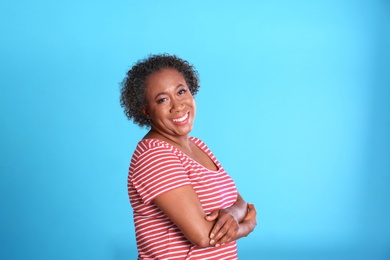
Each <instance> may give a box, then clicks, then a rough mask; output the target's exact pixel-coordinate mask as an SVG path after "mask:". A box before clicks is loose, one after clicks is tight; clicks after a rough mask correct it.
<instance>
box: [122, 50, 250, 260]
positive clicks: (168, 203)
mask: <svg viewBox="0 0 390 260" xmlns="http://www.w3.org/2000/svg"><path fill="white" fill-rule="evenodd" d="M198 81H199V80H198V76H197V72H196V70H195V69H194V67H193V66H191V65H190V64H189V63H188V62H187V61H185V60H182V59H180V58H178V57H176V56H172V55H166V54H164V55H152V56H150V57H148V58H147V59H145V60H141V61H139V62H138V63H137V64H136V65H134V66H133V68H132V69H131V70H130V71H129V72H128V73H127V77H126V78H125V79H124V81H123V82H122V89H121V105H122V106H123V107H124V110H125V114H126V115H127V117H128V118H129V119H132V120H133V121H134V123H136V124H138V125H140V126H147V127H150V130H149V132H148V133H147V134H146V135H145V136H144V138H143V139H142V140H141V141H139V143H138V145H137V147H136V149H135V151H134V154H133V156H132V158H131V163H130V170H129V176H128V192H129V197H130V202H131V205H132V207H133V217H134V225H135V232H136V240H137V247H138V259H237V246H236V240H237V239H239V238H241V237H244V236H247V235H248V234H249V233H250V232H252V231H253V230H254V228H255V226H256V210H255V208H254V206H253V205H252V204H250V203H246V202H245V201H244V200H243V198H242V197H241V196H240V194H239V193H238V191H237V188H236V186H235V184H234V181H233V180H232V179H231V178H230V177H229V175H228V174H227V173H226V172H225V170H224V168H223V167H222V165H221V164H220V163H219V162H218V160H217V159H216V158H215V156H214V155H213V154H212V152H211V151H210V149H208V147H207V146H206V145H205V144H204V143H203V142H202V141H201V140H200V139H198V138H195V137H190V136H189V134H190V132H191V130H192V127H193V124H194V119H195V115H196V105H195V100H194V97H193V95H195V94H196V93H197V91H198V89H199V85H198Z"/></svg>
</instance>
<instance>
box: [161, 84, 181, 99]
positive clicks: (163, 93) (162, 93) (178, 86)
mask: <svg viewBox="0 0 390 260" xmlns="http://www.w3.org/2000/svg"><path fill="white" fill-rule="evenodd" d="M180 87H184V85H183V84H181V83H180V84H179V85H177V86H176V89H178V88H180ZM165 94H167V92H159V93H157V95H156V96H155V97H154V99H157V98H158V96H161V95H165Z"/></svg>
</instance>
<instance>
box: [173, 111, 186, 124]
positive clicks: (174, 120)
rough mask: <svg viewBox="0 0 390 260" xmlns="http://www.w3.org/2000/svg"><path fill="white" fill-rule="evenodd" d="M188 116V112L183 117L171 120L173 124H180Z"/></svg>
mask: <svg viewBox="0 0 390 260" xmlns="http://www.w3.org/2000/svg"><path fill="white" fill-rule="evenodd" d="M188 116H189V112H187V113H186V114H185V115H184V116H182V117H180V118H175V119H173V122H175V123H182V122H184V121H185V120H187V118H188Z"/></svg>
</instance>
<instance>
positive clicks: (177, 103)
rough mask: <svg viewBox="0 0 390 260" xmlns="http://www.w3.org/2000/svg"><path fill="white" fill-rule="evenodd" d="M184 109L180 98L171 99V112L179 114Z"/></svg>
mask: <svg viewBox="0 0 390 260" xmlns="http://www.w3.org/2000/svg"><path fill="white" fill-rule="evenodd" d="M182 109H183V102H182V101H181V100H180V99H178V98H173V99H171V112H178V111H181V110H182Z"/></svg>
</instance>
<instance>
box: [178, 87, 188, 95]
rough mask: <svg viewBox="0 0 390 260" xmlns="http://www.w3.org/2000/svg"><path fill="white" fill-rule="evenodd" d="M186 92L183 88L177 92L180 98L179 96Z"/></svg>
mask: <svg viewBox="0 0 390 260" xmlns="http://www.w3.org/2000/svg"><path fill="white" fill-rule="evenodd" d="M186 92H187V89H185V88H183V89H181V90H179V92H178V94H179V96H180V95H183V94H184V93H186Z"/></svg>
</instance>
